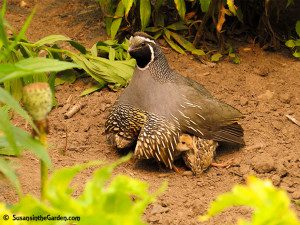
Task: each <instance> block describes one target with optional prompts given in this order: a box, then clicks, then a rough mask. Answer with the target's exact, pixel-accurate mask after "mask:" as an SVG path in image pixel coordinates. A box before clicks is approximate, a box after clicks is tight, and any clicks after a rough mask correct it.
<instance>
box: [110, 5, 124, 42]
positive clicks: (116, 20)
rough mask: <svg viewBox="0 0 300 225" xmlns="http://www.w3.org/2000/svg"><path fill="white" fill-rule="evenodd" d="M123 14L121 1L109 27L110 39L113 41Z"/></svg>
mask: <svg viewBox="0 0 300 225" xmlns="http://www.w3.org/2000/svg"><path fill="white" fill-rule="evenodd" d="M124 13H125V7H124V5H123V3H122V1H120V2H119V4H118V6H117V9H116V12H115V15H114V20H113V21H112V24H111V27H110V35H111V38H112V39H114V38H115V37H116V34H117V32H118V30H119V28H120V25H121V22H122V18H123V16H124Z"/></svg>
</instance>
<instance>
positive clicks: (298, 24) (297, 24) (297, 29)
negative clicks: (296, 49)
mask: <svg viewBox="0 0 300 225" xmlns="http://www.w3.org/2000/svg"><path fill="white" fill-rule="evenodd" d="M296 32H297V34H298V36H299V37H300V20H298V21H297V23H296Z"/></svg>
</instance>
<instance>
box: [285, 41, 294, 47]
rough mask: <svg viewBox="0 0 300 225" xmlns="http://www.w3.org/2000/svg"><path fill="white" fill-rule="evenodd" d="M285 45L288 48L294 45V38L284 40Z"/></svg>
mask: <svg viewBox="0 0 300 225" xmlns="http://www.w3.org/2000/svg"><path fill="white" fill-rule="evenodd" d="M285 45H286V46H287V47H289V48H294V47H295V41H294V40H288V41H287V42H285Z"/></svg>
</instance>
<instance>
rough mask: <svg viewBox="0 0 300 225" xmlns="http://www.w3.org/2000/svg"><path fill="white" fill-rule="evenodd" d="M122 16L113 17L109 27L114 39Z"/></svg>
mask: <svg viewBox="0 0 300 225" xmlns="http://www.w3.org/2000/svg"><path fill="white" fill-rule="evenodd" d="M121 22H122V18H118V19H114V20H113V22H112V24H111V28H110V36H111V38H112V39H114V38H115V37H116V35H117V32H118V30H119V28H120V26H121Z"/></svg>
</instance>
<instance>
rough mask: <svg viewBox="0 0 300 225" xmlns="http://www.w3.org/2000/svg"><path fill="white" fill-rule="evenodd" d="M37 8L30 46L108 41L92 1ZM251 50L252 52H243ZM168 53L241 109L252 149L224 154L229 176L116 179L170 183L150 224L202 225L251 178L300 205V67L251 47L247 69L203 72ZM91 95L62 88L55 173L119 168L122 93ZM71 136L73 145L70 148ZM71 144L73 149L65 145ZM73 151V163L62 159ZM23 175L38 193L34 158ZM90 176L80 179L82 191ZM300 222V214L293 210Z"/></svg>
mask: <svg viewBox="0 0 300 225" xmlns="http://www.w3.org/2000/svg"><path fill="white" fill-rule="evenodd" d="M8 2H9V7H8V11H9V13H8V15H7V19H8V21H9V22H10V23H11V24H12V25H13V26H15V27H17V28H19V27H20V26H21V24H22V22H23V21H24V19H25V17H26V15H27V14H28V12H30V9H31V8H32V5H33V3H32V2H26V3H27V7H28V8H26V7H25V8H24V7H23V8H22V7H20V6H19V1H15V0H14V1H8ZM41 2H42V3H39V4H38V8H37V15H36V16H35V17H34V19H33V22H32V24H31V27H30V29H29V31H28V33H27V36H28V38H29V39H30V40H34V41H35V40H38V39H39V38H42V37H43V36H46V35H49V34H64V35H67V36H70V37H71V38H74V39H76V40H78V41H80V42H82V43H83V44H86V45H87V46H92V45H93V44H94V43H95V42H96V41H97V40H101V39H105V34H104V31H103V24H102V22H101V19H100V18H101V15H100V13H99V9H98V7H97V4H95V3H93V1H88V0H78V1H75V0H72V1H67V0H62V1H58V0H45V1H41ZM244 48H251V50H250V51H247V52H246V51H244V50H243V49H244ZM165 53H166V55H167V57H168V59H169V61H170V64H171V66H172V67H173V68H175V69H176V70H178V71H180V72H181V73H182V74H184V75H186V76H189V77H191V78H193V79H195V80H196V81H198V82H200V83H202V84H203V85H204V86H205V87H206V88H207V89H208V90H210V91H211V92H212V93H213V94H214V95H215V96H216V97H217V98H219V99H222V100H224V101H225V102H227V103H229V104H231V105H233V106H234V107H236V108H238V109H239V110H240V111H241V112H243V113H244V114H245V119H244V120H243V121H242V122H241V123H242V126H243V127H244V129H245V141H246V146H245V147H243V148H242V149H239V150H234V149H227V148H224V147H223V148H221V149H219V151H218V155H217V159H216V160H217V161H218V162H224V161H228V160H233V162H232V167H230V168H228V169H216V168H211V169H209V170H208V171H207V172H206V173H204V174H202V175H200V176H198V177H195V176H191V175H189V174H186V175H180V174H176V173H174V172H172V171H169V170H167V169H164V168H163V167H160V166H158V164H157V163H155V162H151V161H150V162H148V161H143V162H139V163H137V164H133V163H132V162H128V163H126V164H124V165H122V166H120V167H119V168H118V169H117V170H116V172H122V173H125V174H127V175H130V176H132V177H135V178H139V179H142V180H145V181H148V182H149V183H150V184H151V189H152V190H154V189H156V188H158V187H159V186H160V184H161V183H162V182H163V181H164V180H167V181H168V183H169V188H168V189H167V191H165V192H164V194H163V195H161V196H160V197H159V199H158V201H157V202H156V203H155V204H154V205H152V206H150V207H149V209H148V210H147V212H146V214H145V220H146V221H148V222H149V223H150V224H197V216H198V215H200V214H201V213H203V212H205V210H206V209H207V207H208V203H209V202H210V201H212V200H213V199H214V198H215V197H216V196H217V195H218V194H220V193H223V192H225V191H228V190H230V189H231V187H232V186H233V185H234V184H235V183H244V179H245V177H247V175H248V174H255V175H257V176H258V177H262V178H270V179H271V180H272V181H273V182H274V184H275V185H276V186H279V187H281V188H284V189H285V190H287V192H288V193H289V195H290V197H291V198H292V199H300V172H299V171H300V139H299V134H300V128H299V127H298V126H297V125H295V124H293V123H291V122H290V121H289V120H287V118H286V117H285V115H286V114H290V115H293V116H294V117H296V118H298V119H300V77H299V75H300V74H299V71H300V63H299V61H296V60H294V59H292V58H289V57H288V56H287V55H283V54H281V53H268V52H264V51H261V50H260V49H259V48H258V47H256V46H252V45H250V44H244V45H243V46H241V47H240V48H239V53H240V56H241V59H242V63H241V64H240V65H234V64H232V63H230V62H227V61H226V60H225V61H222V62H220V63H218V64H208V65H205V64H202V63H200V62H199V61H196V60H194V59H193V58H192V57H191V56H182V55H178V54H177V53H174V52H172V51H171V50H165ZM85 88H87V84H86V83H85V82H84V81H82V80H81V81H78V82H76V83H75V84H71V85H68V84H67V85H63V86H58V87H57V93H56V97H57V100H58V103H59V104H58V107H57V108H56V109H54V110H53V111H52V112H51V114H50V126H51V127H50V135H49V142H50V145H51V148H50V156H51V159H52V162H53V167H54V168H60V167H64V166H68V165H74V164H77V163H82V162H87V161H90V160H96V159H100V160H106V161H114V160H116V159H118V158H119V157H120V155H119V154H117V153H116V151H115V150H114V149H112V148H111V147H109V146H108V145H107V144H106V142H105V137H104V135H103V131H104V122H105V118H106V116H107V114H108V112H109V108H110V107H111V105H112V104H113V103H114V101H115V100H116V98H117V97H118V96H119V94H120V92H117V93H116V92H111V91H109V90H107V89H105V90H102V91H100V92H96V93H94V94H92V95H90V96H88V97H83V98H79V97H78V96H79V94H80V93H81V91H82V90H84V89H85ZM70 96H71V98H72V103H76V102H78V101H85V102H86V103H87V106H86V107H85V108H83V109H82V110H81V111H80V112H79V113H77V114H76V115H75V116H73V117H72V118H70V119H64V117H63V114H64V112H65V107H64V106H65V104H66V102H67V99H68V98H69V97H70ZM66 136H67V141H66ZM66 143H67V145H66ZM64 149H66V155H62V153H61V152H62V151H63V150H64ZM14 161H15V162H16V165H17V166H18V175H19V177H20V180H21V183H22V187H23V189H24V191H25V192H26V193H28V192H30V193H34V194H37V195H38V193H39V186H38V185H39V174H38V173H37V171H39V164H38V161H37V160H36V159H35V158H34V157H33V156H32V155H30V154H25V155H24V156H23V157H22V158H20V159H14ZM90 174H91V171H89V170H88V171H86V172H84V173H82V174H81V175H80V176H78V177H77V178H76V184H77V185H78V186H82V184H84V181H85V180H86V178H87V177H88V176H89V175H90ZM0 193H1V196H0V200H1V201H7V202H14V201H16V194H15V192H14V190H12V188H11V187H10V186H9V184H8V183H7V181H5V180H0ZM294 208H295V209H296V211H297V213H298V215H300V207H299V206H294ZM247 215H248V216H249V210H248V209H247V208H235V209H232V210H230V211H227V212H226V213H224V214H222V215H221V216H218V217H216V218H215V219H214V220H212V221H210V222H208V223H204V224H224V223H225V222H227V223H232V222H234V221H236V218H237V217H240V216H247Z"/></svg>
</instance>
